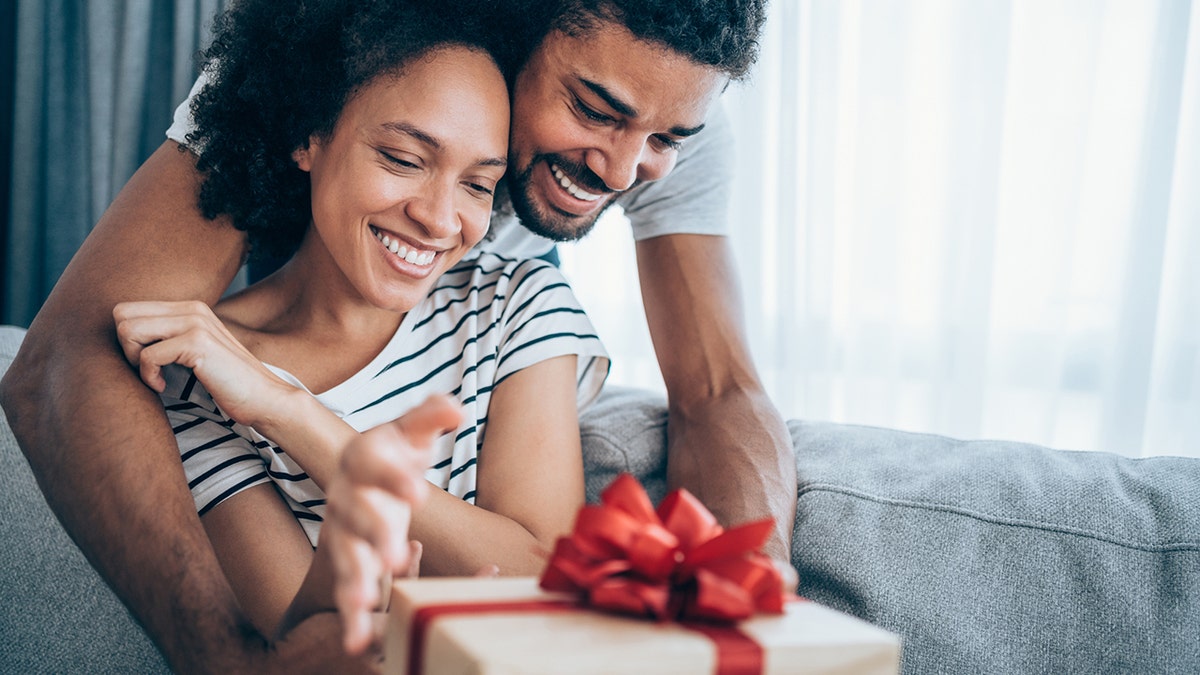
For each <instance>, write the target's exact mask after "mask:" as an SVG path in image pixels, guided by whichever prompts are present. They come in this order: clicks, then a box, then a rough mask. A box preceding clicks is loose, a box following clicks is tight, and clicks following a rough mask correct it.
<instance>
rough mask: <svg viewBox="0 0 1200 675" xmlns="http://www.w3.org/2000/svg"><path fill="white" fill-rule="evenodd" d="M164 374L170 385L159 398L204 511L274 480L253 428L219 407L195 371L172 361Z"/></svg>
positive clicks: (195, 494) (186, 472) (199, 509)
mask: <svg viewBox="0 0 1200 675" xmlns="http://www.w3.org/2000/svg"><path fill="white" fill-rule="evenodd" d="M163 378H164V379H165V380H166V382H167V387H166V389H165V390H164V391H163V393H162V394H160V395H159V397H160V398H161V399H162V402H163V406H164V407H165V408H166V412H167V420H168V421H169V422H170V423H171V430H172V431H173V432H174V433H175V441H176V443H178V444H179V456H180V459H181V460H182V461H183V471H184V473H185V474H186V475H187V481H188V487H189V488H191V491H192V499H194V500H195V502H196V511H197V512H198V513H199V514H200V515H202V516H203V515H204V514H205V513H207V512H208V511H209V510H211V509H212V508H213V507H214V506H216V505H217V504H220V503H221V502H223V501H225V500H226V499H229V498H230V497H232V496H233V495H235V494H237V493H239V492H241V491H242V490H245V489H247V488H249V487H251V486H254V485H259V484H261V483H267V482H270V476H269V475H268V474H267V465H266V462H265V461H264V460H263V458H262V457H261V456H260V455H259V454H258V451H257V450H256V448H255V447H254V441H253V440H252V438H251V436H250V434H251V433H252V432H250V431H249V429H247V428H246V427H243V426H242V425H240V424H237V423H236V422H234V421H233V420H232V419H230V418H228V417H226V416H225V415H224V414H223V413H222V412H221V411H220V409H218V408H217V405H216V402H214V401H213V399H212V397H211V396H210V395H209V394H208V392H207V391H205V390H204V385H202V384H200V382H199V381H198V380H197V379H196V376H195V375H193V374H192V371H191V370H190V369H188V368H184V367H182V366H178V365H170V366H167V367H165V368H163Z"/></svg>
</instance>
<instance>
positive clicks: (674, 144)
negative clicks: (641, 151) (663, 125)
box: [654, 136, 683, 150]
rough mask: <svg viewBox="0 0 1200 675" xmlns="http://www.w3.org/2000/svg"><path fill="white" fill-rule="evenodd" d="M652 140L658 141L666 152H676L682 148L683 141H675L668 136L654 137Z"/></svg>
mask: <svg viewBox="0 0 1200 675" xmlns="http://www.w3.org/2000/svg"><path fill="white" fill-rule="evenodd" d="M654 138H655V140H657V141H658V143H659V145H661V146H662V147H663V148H664V149H667V150H678V149H679V148H682V147H683V141H677V140H675V139H674V138H671V137H669V136H655V137H654Z"/></svg>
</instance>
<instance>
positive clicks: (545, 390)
mask: <svg viewBox="0 0 1200 675" xmlns="http://www.w3.org/2000/svg"><path fill="white" fill-rule="evenodd" d="M576 358H577V357H575V356H574V355H569V356H559V357H555V358H551V359H548V360H546V361H542V362H539V363H537V364H535V365H532V366H530V367H528V368H525V369H524V370H521V371H519V372H517V373H515V374H514V375H512V376H511V377H509V378H508V379H506V380H504V381H503V382H501V383H500V384H499V385H498V386H497V387H496V389H495V390H494V391H493V392H492V398H491V403H490V405H489V406H488V425H487V429H486V432H485V433H486V436H485V438H484V442H483V447H482V448H481V449H480V451H479V458H478V460H477V461H478V470H477V473H476V491H477V496H476V498H475V505H474V506H472V505H470V504H468V503H466V502H464V501H462V500H461V499H459V498H457V497H454V496H452V495H450V494H447V493H445V492H441V491H433V494H431V495H430V499H429V501H428V502H427V503H426V504H425V505H424V506H423V507H421V508H420V509H419V510H417V511H416V512H415V513H414V514H413V523H412V536H413V538H414V539H417V540H418V541H420V542H421V544H422V545H423V547H424V552H423V554H422V561H421V569H422V572H424V573H427V574H434V575H459V576H462V575H470V574H474V573H475V572H476V571H477V570H479V569H480V568H481V567H483V566H485V565H487V564H489V563H494V564H495V565H497V566H498V567H499V568H500V574H503V575H534V574H537V573H538V572H540V571H541V569H542V567H543V566H544V565H545V561H546V555H547V554H548V553H549V551H550V550H551V549H553V547H554V541H555V539H557V538H558V537H559V536H561V535H563V534H565V533H566V532H568V531H570V529H571V525H572V523H573V522H574V519H575V514H576V512H577V511H578V510H579V507H580V506H581V505H582V504H583V500H584V487H583V457H582V451H581V450H580V442H579V421H578V419H579V418H578V411H577V410H576V403H575V401H576V391H575V387H576Z"/></svg>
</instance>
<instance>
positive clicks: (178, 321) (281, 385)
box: [113, 302, 300, 427]
mask: <svg viewBox="0 0 1200 675" xmlns="http://www.w3.org/2000/svg"><path fill="white" fill-rule="evenodd" d="M113 319H114V320H115V321H116V324H117V338H118V341H119V342H120V345H121V349H122V350H123V351H124V352H125V358H126V359H127V360H128V361H129V363H131V364H133V365H134V366H135V367H136V368H137V369H138V372H139V373H140V375H141V378H142V381H143V382H145V383H146V385H147V386H149V387H150V388H151V389H153V390H155V391H157V392H159V393H162V391H163V389H164V388H165V387H166V381H165V380H164V379H163V377H162V367H163V366H165V365H167V364H171V363H178V364H179V365H181V366H186V367H188V368H191V369H192V372H194V373H195V374H196V378H197V379H198V380H200V382H201V383H203V384H204V388H205V389H207V390H208V393H209V394H210V395H211V396H212V397H213V400H214V401H216V403H217V405H218V406H220V407H221V410H222V411H223V412H224V413H225V414H227V415H229V416H230V417H232V418H233V419H234V420H236V421H238V422H240V423H242V424H245V425H248V426H254V427H258V426H259V424H260V423H261V422H263V421H265V420H267V419H268V418H269V417H271V416H272V414H274V412H275V411H278V410H281V409H286V407H285V406H286V402H285V401H284V399H285V398H286V397H287V396H289V395H291V394H295V393H297V392H299V391H300V390H299V389H297V388H296V387H294V386H292V385H291V384H288V383H287V382H284V381H283V380H282V379H280V378H279V377H278V376H276V375H275V374H274V373H272V372H271V371H270V370H268V369H267V368H266V366H264V365H263V364H262V362H261V361H260V360H258V358H256V357H255V356H254V354H251V353H250V351H249V350H248V349H246V348H245V347H244V346H243V345H242V343H241V342H239V341H238V340H237V338H235V337H234V336H233V334H232V333H230V332H229V329H228V328H226V327H225V324H223V323H221V320H220V319H218V318H217V316H216V315H215V314H213V311H212V309H211V308H209V306H208V305H206V304H204V303H202V302H123V303H120V304H118V305H117V306H116V307H115V308H113Z"/></svg>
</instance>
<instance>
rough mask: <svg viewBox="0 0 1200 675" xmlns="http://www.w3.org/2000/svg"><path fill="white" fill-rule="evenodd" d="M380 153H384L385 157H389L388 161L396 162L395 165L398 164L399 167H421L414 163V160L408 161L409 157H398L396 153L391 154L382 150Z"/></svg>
mask: <svg viewBox="0 0 1200 675" xmlns="http://www.w3.org/2000/svg"><path fill="white" fill-rule="evenodd" d="M379 154H381V155H383V156H384V158H385V159H387V161H388V162H390V163H392V164H395V165H396V166H398V167H401V168H404V169H417V168H420V167H418V166H417V165H416V164H414V163H413V162H410V161H408V160H407V159H401V158H399V157H396V156H395V155H392V154H390V153H387V152H383V151H380V153H379Z"/></svg>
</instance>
